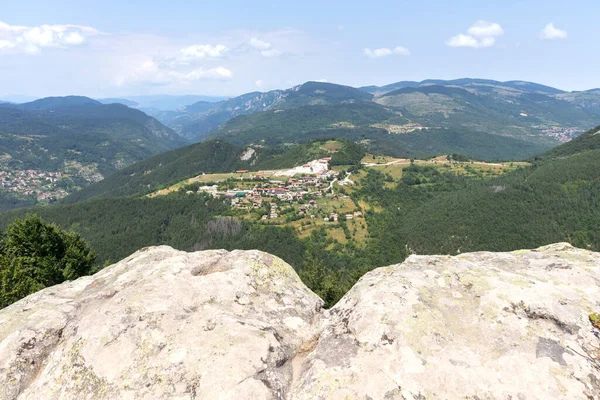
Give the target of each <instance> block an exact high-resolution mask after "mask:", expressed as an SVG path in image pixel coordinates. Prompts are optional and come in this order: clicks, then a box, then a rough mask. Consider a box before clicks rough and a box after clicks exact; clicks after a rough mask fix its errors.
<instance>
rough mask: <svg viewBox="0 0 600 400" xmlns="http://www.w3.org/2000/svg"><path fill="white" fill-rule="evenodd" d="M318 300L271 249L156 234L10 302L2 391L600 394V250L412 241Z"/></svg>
mask: <svg viewBox="0 0 600 400" xmlns="http://www.w3.org/2000/svg"><path fill="white" fill-rule="evenodd" d="M322 305H323V302H322V301H321V300H320V299H319V298H318V297H317V296H316V295H314V293H312V292H311V291H310V290H308V288H306V287H305V286H304V284H302V282H301V281H300V280H299V278H298V276H297V274H296V273H295V272H294V271H293V269H292V268H291V267H290V266H289V265H287V264H286V263H284V262H283V261H282V260H280V259H278V258H276V257H274V256H271V255H268V254H266V253H262V252H259V251H233V252H227V251H223V250H216V251H204V252H197V253H185V252H181V251H176V250H173V249H171V248H169V247H166V246H160V247H153V248H145V249H142V250H140V251H138V252H137V253H135V254H133V255H132V256H130V257H128V258H126V259H124V260H123V261H121V262H119V263H117V264H115V265H112V266H110V267H107V268H105V269H104V270H102V271H100V272H99V273H98V274H96V275H94V276H91V277H85V278H81V279H78V280H76V281H74V282H68V283H65V284H62V285H58V286H55V287H52V288H47V289H44V290H43V291H41V292H38V293H36V294H33V295H31V296H29V297H27V298H25V299H23V300H21V301H19V302H17V303H15V304H13V305H11V306H9V307H7V308H6V309H4V310H0V381H2V382H5V384H4V385H1V387H0V399H17V398H18V399H29V398H49V399H50V398H85V397H91V398H106V399H109V398H110V399H113V398H132V399H137V398H140V399H141V398H182V399H184V398H188V399H191V398H207V399H208V398H231V399H234V398H250V397H251V398H259V399H260V398H264V399H291V398H294V399H309V398H311V399H312V398H323V399H328V398H332V399H336V398H350V399H351V398H356V399H366V398H372V399H377V398H387V399H423V398H482V399H483V398H509V397H512V398H518V399H522V398H573V399H577V398H581V399H598V398H599V397H598V396H599V393H600V351H599V350H598V348H599V347H600V339H599V332H598V330H595V329H594V328H593V326H592V325H591V324H590V322H589V315H590V314H591V313H593V312H598V311H599V310H600V254H597V253H592V252H588V251H585V250H580V249H575V248H573V247H571V246H570V245H568V244H564V243H561V244H556V245H550V246H545V247H542V248H539V249H537V250H524V251H517V252H511V253H488V252H480V253H469V254H463V255H460V256H456V257H449V256H411V257H410V258H408V259H407V260H406V261H405V262H404V263H402V264H398V265H393V266H389V267H384V268H378V269H376V270H374V271H372V272H370V273H368V274H366V275H365V276H364V277H363V278H361V280H360V281H359V282H358V283H357V284H356V285H355V286H354V287H353V288H352V290H350V291H349V292H348V293H347V294H346V295H345V296H344V298H343V299H342V300H341V301H340V302H339V303H338V304H337V305H336V306H335V307H333V308H332V309H330V310H323V309H322Z"/></svg>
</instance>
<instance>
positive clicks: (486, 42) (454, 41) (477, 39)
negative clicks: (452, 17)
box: [446, 20, 504, 49]
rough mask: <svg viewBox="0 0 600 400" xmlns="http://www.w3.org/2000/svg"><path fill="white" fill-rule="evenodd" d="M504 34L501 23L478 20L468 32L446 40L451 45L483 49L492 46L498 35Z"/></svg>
mask: <svg viewBox="0 0 600 400" xmlns="http://www.w3.org/2000/svg"><path fill="white" fill-rule="evenodd" d="M502 35H504V29H502V26H500V24H497V23H495V22H488V21H482V20H480V21H476V22H475V23H474V24H473V25H471V26H470V27H469V29H468V30H467V34H464V33H460V34H458V35H456V36H453V37H451V38H450V39H448V40H447V41H446V44H447V45H448V46H450V47H470V48H473V49H481V48H484V47H492V46H493V45H495V44H496V37H498V36H502Z"/></svg>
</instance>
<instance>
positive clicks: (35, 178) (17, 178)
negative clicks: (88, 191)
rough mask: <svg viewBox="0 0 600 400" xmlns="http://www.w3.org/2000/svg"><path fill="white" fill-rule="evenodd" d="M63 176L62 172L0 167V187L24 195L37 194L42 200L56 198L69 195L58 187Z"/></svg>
mask: <svg viewBox="0 0 600 400" xmlns="http://www.w3.org/2000/svg"><path fill="white" fill-rule="evenodd" d="M61 177H62V173H61V172H48V171H40V170H34V169H28V170H10V169H0V187H1V188H2V189H3V190H5V191H10V192H14V193H16V194H19V195H23V196H32V195H35V196H36V198H37V199H38V200H40V201H43V200H55V199H58V198H62V197H64V196H66V195H67V192H66V191H64V190H63V189H58V188H57V183H58V181H59V180H60V179H61Z"/></svg>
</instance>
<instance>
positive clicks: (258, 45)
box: [248, 37, 281, 57]
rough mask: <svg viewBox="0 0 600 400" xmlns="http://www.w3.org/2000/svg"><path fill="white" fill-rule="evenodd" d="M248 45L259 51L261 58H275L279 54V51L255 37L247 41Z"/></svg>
mask: <svg viewBox="0 0 600 400" xmlns="http://www.w3.org/2000/svg"><path fill="white" fill-rule="evenodd" d="M248 44H249V45H250V46H252V47H253V48H254V49H256V50H258V51H260V54H261V55H262V56H263V57H276V56H278V55H280V54H281V51H279V50H276V49H274V48H273V45H272V44H271V43H269V42H265V41H264V40H260V39H257V38H255V37H253V38H251V39H250V41H248Z"/></svg>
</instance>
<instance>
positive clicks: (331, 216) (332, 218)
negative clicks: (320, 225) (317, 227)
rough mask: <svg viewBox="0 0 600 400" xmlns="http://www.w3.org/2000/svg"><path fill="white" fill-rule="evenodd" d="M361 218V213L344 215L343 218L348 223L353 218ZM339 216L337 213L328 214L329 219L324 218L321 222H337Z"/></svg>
mask: <svg viewBox="0 0 600 400" xmlns="http://www.w3.org/2000/svg"><path fill="white" fill-rule="evenodd" d="M362 216H363V214H362V211H355V212H353V213H351V214H345V215H344V218H345V219H346V221H350V220H352V219H354V218H361V217H362ZM339 218H340V217H339V215H338V214H337V213H331V214H329V217H325V218H323V221H325V222H338V221H339Z"/></svg>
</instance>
